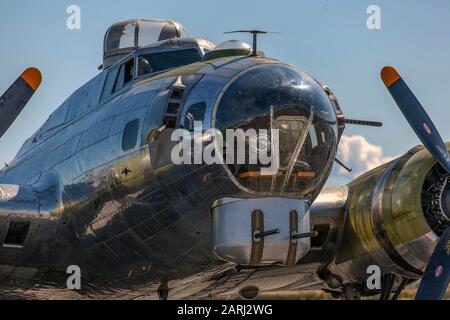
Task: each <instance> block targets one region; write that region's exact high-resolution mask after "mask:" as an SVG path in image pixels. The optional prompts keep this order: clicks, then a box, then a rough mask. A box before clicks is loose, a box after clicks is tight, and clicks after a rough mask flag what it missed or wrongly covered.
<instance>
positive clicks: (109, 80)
mask: <svg viewBox="0 0 450 320" xmlns="http://www.w3.org/2000/svg"><path fill="white" fill-rule="evenodd" d="M118 72H119V69H118V68H114V69H112V70H110V71H109V72H108V75H107V76H106V81H105V86H104V88H103V93H102V100H104V99H105V98H107V97H109V95H110V94H111V92H112V90H113V89H114V85H115V84H116V79H117V73H118Z"/></svg>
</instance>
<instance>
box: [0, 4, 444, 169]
mask: <svg viewBox="0 0 450 320" xmlns="http://www.w3.org/2000/svg"><path fill="white" fill-rule="evenodd" d="M71 4H75V5H78V6H80V8H81V30H74V31H71V30H69V29H67V27H66V19H67V17H68V14H67V13H66V9H67V7H68V6H69V5H71ZM371 4H375V5H378V6H379V7H380V8H381V27H382V29H381V30H372V31H371V30H368V29H367V27H366V19H367V17H368V14H367V13H366V9H367V7H368V6H369V5H371ZM130 18H169V19H174V20H177V21H179V22H181V23H182V24H184V25H185V26H186V28H187V30H188V31H189V33H190V34H191V35H192V36H195V37H203V38H207V39H210V40H212V41H213V42H215V43H220V42H221V41H223V40H227V39H231V37H230V36H229V35H224V34H223V32H224V31H229V30H233V29H237V28H261V29H264V30H269V31H277V32H280V34H272V35H266V36H263V37H262V38H261V40H260V49H261V50H263V51H264V52H265V53H266V55H268V56H270V57H273V58H276V59H279V60H282V61H285V62H288V63H291V64H294V65H296V66H298V67H299V68H301V69H303V70H305V71H306V72H308V73H309V74H311V75H312V76H314V77H316V78H317V79H318V80H320V81H321V82H324V83H327V84H328V85H329V86H330V87H331V88H332V89H333V90H334V91H335V93H336V95H337V97H338V99H339V101H340V104H341V106H342V108H343V110H344V112H345V114H346V116H347V117H353V118H362V119H373V120H381V121H383V123H384V127H383V128H382V129H374V128H362V127H349V128H348V129H347V131H346V133H345V134H346V135H347V136H354V135H362V136H364V137H365V139H366V141H367V142H368V143H369V144H371V145H376V146H380V147H381V148H382V153H383V157H390V156H396V155H400V154H402V153H404V152H405V151H407V150H408V149H409V148H411V147H413V146H414V145H416V144H418V143H419V140H418V139H417V138H416V137H415V136H414V134H413V132H412V130H411V129H410V128H409V127H408V125H407V123H406V121H405V120H404V119H403V118H402V116H401V114H400V112H399V111H398V109H397V108H396V107H395V105H394V103H393V100H392V98H391V97H390V96H389V94H388V93H387V91H386V90H385V88H384V86H383V84H382V82H381V81H380V78H379V71H380V69H381V68H382V67H383V66H384V65H393V66H396V67H397V69H398V70H399V71H400V72H401V74H402V75H403V77H404V78H405V79H406V81H407V82H408V83H409V84H410V86H411V88H412V89H413V91H414V92H415V94H416V95H417V97H418V98H419V100H421V101H422V103H423V105H424V106H425V108H426V109H427V111H428V113H429V115H430V116H431V118H432V119H433V120H434V122H435V124H436V126H437V128H438V129H439V130H440V132H441V134H442V136H443V138H444V140H450V126H448V125H447V123H448V118H449V115H450V2H449V1H446V0H435V1H432V2H431V1H428V2H427V1H423V0H422V1H411V0H410V1H407V0H396V1H380V0H372V1H365V0H353V1H350V0H328V1H325V0H311V1H292V0H278V1H253V0H249V1H243V0H240V1H236V0H227V1H221V2H216V1H211V0H209V1H206V0H198V1H195V0H194V1H181V0H172V1H167V0H164V1H159V0H137V1H132V0H127V1H120V2H119V1H106V0H96V1H87V0H71V1H64V0H59V1H50V0H41V1H31V0H28V1H25V0H15V1H2V2H1V4H0V30H1V32H0V45H1V50H0V65H1V75H0V91H2V92H3V91H4V90H6V89H7V88H8V86H9V85H10V84H11V83H12V82H13V81H14V80H15V79H16V78H17V76H18V75H19V74H20V73H21V72H22V71H23V70H24V69H25V68H26V67H28V66H31V65H33V66H37V67H38V68H40V70H41V71H42V73H43V76H44V80H43V84H42V85H41V87H40V89H39V91H38V92H37V93H36V95H35V96H34V97H33V98H32V101H30V103H29V104H28V105H27V107H26V109H25V111H24V112H23V113H22V114H21V115H20V116H19V118H18V119H17V120H16V122H15V123H14V124H13V126H12V127H11V128H10V130H9V131H8V132H7V133H6V134H5V135H4V136H3V138H2V139H1V140H0V161H2V162H3V161H10V160H11V159H12V158H13V157H14V155H15V153H16V152H17V150H18V149H19V147H20V145H21V144H22V142H23V141H24V140H25V139H26V138H27V137H28V136H30V135H31V134H32V133H33V132H34V131H35V130H36V129H37V128H38V127H39V126H40V125H41V124H42V123H43V122H44V121H45V120H46V118H47V117H48V116H49V114H50V113H51V112H52V111H53V110H54V109H55V108H56V107H57V106H58V105H59V104H60V103H61V102H62V101H64V100H65V98H67V97H68V96H69V95H70V94H71V93H72V92H73V91H74V90H75V89H76V88H78V87H79V86H80V85H82V84H83V83H84V82H86V81H88V80H89V79H90V78H92V77H93V76H95V75H96V73H97V72H98V71H97V66H98V65H100V64H101V62H102V40H103V36H104V33H105V31H106V29H107V28H108V26H109V25H110V24H112V23H114V22H116V21H119V20H125V19H130ZM233 38H240V39H243V40H248V41H250V39H249V38H248V36H246V35H242V36H241V35H233ZM356 160H357V159H356ZM350 165H352V164H350Z"/></svg>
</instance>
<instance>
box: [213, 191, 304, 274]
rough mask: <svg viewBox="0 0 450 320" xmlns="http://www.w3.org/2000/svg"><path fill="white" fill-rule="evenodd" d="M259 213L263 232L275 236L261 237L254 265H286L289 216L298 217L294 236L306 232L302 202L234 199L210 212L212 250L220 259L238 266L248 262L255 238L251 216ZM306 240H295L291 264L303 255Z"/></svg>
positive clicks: (271, 199) (290, 241) (270, 199)
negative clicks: (275, 232)
mask: <svg viewBox="0 0 450 320" xmlns="http://www.w3.org/2000/svg"><path fill="white" fill-rule="evenodd" d="M255 210H260V211H261V212H262V214H263V217H264V230H259V232H263V231H267V230H276V229H279V231H280V232H279V233H278V234H274V235H270V236H267V237H265V238H264V243H263V245H262V246H263V254H262V259H261V261H259V263H258V265H260V264H261V265H263V264H268V263H274V262H277V263H281V264H286V262H287V259H288V255H289V247H290V245H291V243H292V240H291V238H292V232H291V231H290V213H291V212H292V211H293V210H295V211H296V212H297V214H298V221H296V222H297V223H296V226H295V227H296V229H297V233H307V232H309V231H310V221H309V220H310V218H309V204H308V202H307V201H305V200H295V199H288V198H270V197H269V198H263V199H234V200H233V201H227V202H226V203H222V204H220V205H217V206H215V207H214V208H213V209H212V226H213V250H214V252H215V253H216V254H217V255H218V256H219V257H220V258H221V259H223V260H226V261H228V262H234V263H236V264H239V265H249V264H252V263H251V252H252V249H253V248H252V246H253V244H254V237H255V235H254V234H252V213H253V212H254V211H255ZM309 247H310V239H309V238H305V239H300V240H298V241H296V253H295V262H297V261H298V260H300V259H301V258H302V257H303V256H305V255H306V253H307V252H308V250H309Z"/></svg>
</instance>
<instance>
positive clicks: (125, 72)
mask: <svg viewBox="0 0 450 320" xmlns="http://www.w3.org/2000/svg"><path fill="white" fill-rule="evenodd" d="M133 69H134V59H131V60H129V61H127V62H125V63H123V64H121V65H120V66H119V67H115V68H114V69H112V70H111V71H109V72H108V75H107V76H106V81H105V87H104V88H103V93H102V98H101V100H104V99H105V98H107V97H109V96H110V95H111V94H112V93H115V92H117V91H119V90H120V89H122V88H123V87H124V86H125V85H126V84H127V83H129V82H130V81H132V80H133Z"/></svg>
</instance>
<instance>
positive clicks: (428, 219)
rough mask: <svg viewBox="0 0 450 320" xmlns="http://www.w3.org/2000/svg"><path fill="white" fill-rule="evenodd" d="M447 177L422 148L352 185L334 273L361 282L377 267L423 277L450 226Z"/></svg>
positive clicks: (355, 181) (385, 270) (386, 271)
mask: <svg viewBox="0 0 450 320" xmlns="http://www.w3.org/2000/svg"><path fill="white" fill-rule="evenodd" d="M448 146H449V145H447V147H448ZM447 178H448V175H446V174H445V172H443V171H442V170H441V169H440V167H439V166H437V165H436V161H435V160H434V159H433V158H432V157H431V155H430V154H429V153H428V151H427V150H425V149H424V147H423V146H417V147H415V148H413V149H412V150H410V151H409V152H408V153H407V154H405V155H404V156H402V157H400V158H397V159H396V160H393V161H391V162H389V163H387V164H385V165H383V166H380V167H378V168H376V169H374V170H372V171H369V172H367V173H366V174H364V175H362V176H360V177H358V178H357V179H355V180H354V181H352V182H351V183H350V184H349V185H348V190H349V194H348V198H347V220H346V224H345V228H344V230H345V231H344V236H343V240H342V245H341V246H340V248H339V251H338V253H337V255H336V259H335V264H334V265H333V267H332V268H333V269H335V270H333V272H334V273H337V274H340V275H341V276H343V278H345V279H350V280H351V281H355V282H358V281H364V280H366V279H367V277H368V274H367V267H369V266H370V265H378V266H379V267H380V268H381V271H382V273H383V274H385V273H389V272H392V273H395V274H397V275H401V276H403V277H408V278H412V279H417V278H420V277H421V275H422V273H423V271H424V269H425V267H426V264H427V262H428V260H429V258H430V256H431V253H432V252H433V249H434V247H435V245H436V243H437V241H438V239H439V238H438V237H439V236H440V235H441V233H442V231H443V230H444V229H445V228H446V227H447V226H448V225H449V224H450V219H449V218H448V216H449V213H448V212H449V211H448V209H447V208H448V207H450V206H448V203H449V204H450V192H449V191H448V189H449V188H448V187H447ZM446 212H447V213H446Z"/></svg>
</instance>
